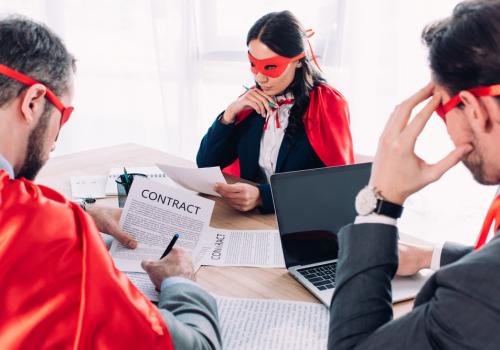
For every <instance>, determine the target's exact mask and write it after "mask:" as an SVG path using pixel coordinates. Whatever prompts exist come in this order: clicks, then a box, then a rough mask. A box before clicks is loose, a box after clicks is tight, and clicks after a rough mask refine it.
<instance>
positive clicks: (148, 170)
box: [106, 166, 179, 196]
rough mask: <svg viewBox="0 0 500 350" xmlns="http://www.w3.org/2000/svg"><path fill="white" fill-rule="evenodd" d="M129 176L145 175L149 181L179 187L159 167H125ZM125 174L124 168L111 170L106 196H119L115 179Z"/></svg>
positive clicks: (107, 181)
mask: <svg viewBox="0 0 500 350" xmlns="http://www.w3.org/2000/svg"><path fill="white" fill-rule="evenodd" d="M125 168H126V169H127V172H128V173H129V174H134V173H139V174H144V175H146V176H147V177H148V179H151V180H154V181H157V182H160V183H163V184H166V185H170V186H173V187H176V188H178V187H179V186H178V185H177V184H176V183H175V182H173V181H172V180H170V179H169V178H168V177H166V176H165V174H164V173H163V172H162V171H161V170H160V168H158V167H157V166H144V167H128V166H125ZM121 174H123V167H121V168H111V169H110V171H109V174H108V176H107V180H106V195H107V196H117V195H118V190H117V187H116V183H115V179H116V178H117V177H118V176H120V175H121Z"/></svg>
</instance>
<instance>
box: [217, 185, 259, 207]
mask: <svg viewBox="0 0 500 350" xmlns="http://www.w3.org/2000/svg"><path fill="white" fill-rule="evenodd" d="M214 190H215V192H217V193H218V194H220V195H221V196H222V197H223V198H224V199H225V200H226V202H227V203H228V204H229V205H230V206H231V207H233V208H234V209H236V210H239V211H249V210H252V209H254V208H255V207H257V206H259V205H262V201H261V198H260V191H259V189H258V188H257V187H255V186H252V185H249V184H244V183H241V182H238V183H236V184H234V185H228V184H223V183H216V184H215V186H214Z"/></svg>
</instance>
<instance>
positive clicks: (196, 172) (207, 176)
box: [157, 164, 227, 197]
mask: <svg viewBox="0 0 500 350" xmlns="http://www.w3.org/2000/svg"><path fill="white" fill-rule="evenodd" d="M157 165H158V167H159V168H160V169H161V170H162V171H163V172H164V173H165V175H167V176H168V177H169V178H170V179H172V180H173V181H175V182H176V183H177V184H179V185H180V186H182V187H184V188H186V189H188V190H191V191H195V192H200V193H205V194H209V195H212V196H218V197H220V194H218V193H217V192H215V191H214V189H213V188H214V185H215V184H216V183H217V182H220V183H224V184H225V183H227V182H226V179H225V178H224V175H222V171H221V170H220V167H218V166H217V167H211V168H180V167H175V166H171V165H166V164H157Z"/></svg>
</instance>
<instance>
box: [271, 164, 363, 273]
mask: <svg viewBox="0 0 500 350" xmlns="http://www.w3.org/2000/svg"><path fill="white" fill-rule="evenodd" d="M370 171H371V163H363V164H355V165H347V166H340V167H329V168H321V169H312V170H303V171H294V172H290V173H281V174H275V175H273V176H271V191H272V194H273V200H274V207H275V210H276V217H277V219H278V227H279V231H280V236H281V243H282V246H283V255H284V257H285V262H286V266H287V267H292V266H297V265H308V264H313V263H317V262H322V261H326V260H332V259H336V258H337V252H338V244H337V232H338V231H339V230H340V228H342V227H343V226H345V225H347V224H349V223H352V222H353V221H354V218H355V217H356V210H355V208H354V200H355V198H356V195H357V194H358V192H359V191H360V190H361V189H362V188H363V187H365V186H366V185H367V184H368V181H369V179H370Z"/></svg>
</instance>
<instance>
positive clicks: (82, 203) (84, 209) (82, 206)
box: [76, 197, 96, 211]
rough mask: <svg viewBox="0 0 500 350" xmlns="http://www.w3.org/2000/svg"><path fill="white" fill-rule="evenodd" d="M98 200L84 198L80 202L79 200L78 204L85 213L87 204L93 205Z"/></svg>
mask: <svg viewBox="0 0 500 350" xmlns="http://www.w3.org/2000/svg"><path fill="white" fill-rule="evenodd" d="M95 202H96V200H95V198H90V197H89V198H83V199H80V200H77V201H76V203H77V204H78V205H79V206H80V208H82V209H83V211H87V204H92V203H95Z"/></svg>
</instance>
